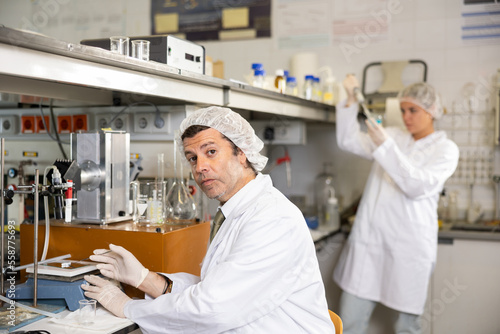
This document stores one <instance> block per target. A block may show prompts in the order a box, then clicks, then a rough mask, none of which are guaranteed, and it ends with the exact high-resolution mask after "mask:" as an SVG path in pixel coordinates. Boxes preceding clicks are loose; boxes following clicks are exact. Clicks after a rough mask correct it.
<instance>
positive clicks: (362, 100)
mask: <svg viewBox="0 0 500 334" xmlns="http://www.w3.org/2000/svg"><path fill="white" fill-rule="evenodd" d="M354 95H355V97H356V100H357V101H358V103H359V104H360V105H361V108H362V110H363V114H364V115H365V116H366V118H368V119H370V118H371V117H372V114H371V113H370V111H369V110H368V108H367V107H366V104H365V97H364V96H363V94H362V93H361V90H360V89H359V87H355V88H354Z"/></svg>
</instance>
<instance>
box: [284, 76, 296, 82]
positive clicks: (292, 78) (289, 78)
mask: <svg viewBox="0 0 500 334" xmlns="http://www.w3.org/2000/svg"><path fill="white" fill-rule="evenodd" d="M286 82H297V79H296V78H295V77H287V78H286Z"/></svg>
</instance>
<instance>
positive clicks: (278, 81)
mask: <svg viewBox="0 0 500 334" xmlns="http://www.w3.org/2000/svg"><path fill="white" fill-rule="evenodd" d="M275 74H276V77H275V78H274V88H275V89H276V91H277V92H278V93H281V94H285V92H286V78H285V71H283V70H276V73H275Z"/></svg>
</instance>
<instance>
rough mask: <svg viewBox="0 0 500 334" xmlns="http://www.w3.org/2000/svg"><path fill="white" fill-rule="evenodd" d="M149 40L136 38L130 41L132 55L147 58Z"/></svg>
mask: <svg viewBox="0 0 500 334" xmlns="http://www.w3.org/2000/svg"><path fill="white" fill-rule="evenodd" d="M149 44H150V42H149V41H145V40H142V39H136V40H133V41H132V57H133V58H137V59H140V60H146V61H148V60H149Z"/></svg>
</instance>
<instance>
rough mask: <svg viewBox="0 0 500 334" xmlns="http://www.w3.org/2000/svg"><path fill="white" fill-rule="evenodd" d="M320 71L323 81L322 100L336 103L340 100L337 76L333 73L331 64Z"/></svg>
mask: <svg viewBox="0 0 500 334" xmlns="http://www.w3.org/2000/svg"><path fill="white" fill-rule="evenodd" d="M318 72H319V77H320V78H321V82H323V89H322V91H323V96H322V99H321V101H322V102H323V103H326V104H330V105H335V104H336V103H337V100H338V89H337V85H336V83H335V77H334V76H333V75H332V69H331V68H330V67H329V66H323V67H321V68H320V69H319V70H318Z"/></svg>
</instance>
